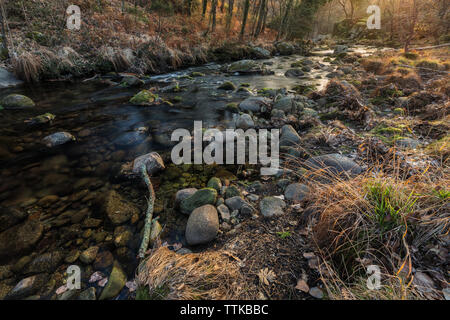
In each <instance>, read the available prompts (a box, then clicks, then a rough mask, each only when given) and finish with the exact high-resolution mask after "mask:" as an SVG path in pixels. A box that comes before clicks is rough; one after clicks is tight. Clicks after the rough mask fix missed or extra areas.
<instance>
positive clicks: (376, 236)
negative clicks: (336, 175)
mask: <svg viewBox="0 0 450 320" xmlns="http://www.w3.org/2000/svg"><path fill="white" fill-rule="evenodd" d="M374 176H375V171H372V172H370V173H368V174H367V175H364V176H360V177H358V178H355V179H353V180H348V181H342V180H340V181H337V182H336V183H333V184H326V185H325V184H316V187H315V188H314V192H312V195H313V199H312V200H311V201H312V202H313V203H314V207H315V210H316V212H318V215H319V218H318V222H317V224H316V225H315V226H314V228H313V239H314V241H315V243H316V244H317V248H318V250H319V251H320V253H321V256H322V259H323V261H324V264H323V268H322V270H324V272H323V273H322V278H323V281H324V283H325V284H326V286H327V287H328V289H329V293H330V297H332V298H336V299H352V298H353V299H354V298H357V299H367V298H372V299H373V298H377V299H400V298H401V299H407V298H424V297H425V298H440V297H441V296H440V295H439V294H438V293H437V292H438V290H437V289H438V288H434V289H435V290H433V292H432V293H427V294H423V292H420V291H417V290H416V289H415V288H414V286H413V279H414V274H412V273H411V272H408V271H407V270H412V267H414V268H416V269H420V270H436V267H437V266H436V265H435V264H430V262H429V261H427V260H426V259H424V258H423V256H424V254H425V253H424V252H423V251H422V250H424V248H425V246H427V245H429V244H430V243H437V244H439V243H440V244H441V245H443V243H445V238H446V237H448V231H449V222H450V215H449V213H448V190H449V188H450V180H449V179H448V176H447V177H444V178H443V179H441V180H438V181H432V180H431V179H429V178H428V177H427V175H426V174H423V175H416V176H413V177H411V178H409V179H407V180H401V179H394V178H392V177H391V178H389V177H385V176H378V177H376V178H374ZM439 190H440V191H439ZM412 248H415V250H412ZM417 249H419V250H417ZM367 265H377V266H379V267H380V269H381V272H382V274H383V278H382V281H383V282H382V283H383V288H382V290H380V291H376V292H372V291H368V290H367V289H365V286H364V285H362V281H363V280H364V279H367V275H366V273H365V270H366V266H367ZM441 268H443V270H441V272H442V273H443V274H444V275H445V271H444V270H445V267H444V266H443V264H441ZM435 283H438V281H436V280H435Z"/></svg>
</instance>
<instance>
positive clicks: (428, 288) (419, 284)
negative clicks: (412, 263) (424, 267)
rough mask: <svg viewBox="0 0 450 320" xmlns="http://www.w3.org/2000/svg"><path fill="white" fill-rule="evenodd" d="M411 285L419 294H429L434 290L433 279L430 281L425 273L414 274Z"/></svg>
mask: <svg viewBox="0 0 450 320" xmlns="http://www.w3.org/2000/svg"><path fill="white" fill-rule="evenodd" d="M413 285H414V287H416V288H417V289H418V290H419V291H420V292H425V293H431V292H434V291H435V290H436V285H435V284H434V281H433V279H431V278H430V276H429V275H427V274H426V273H424V272H420V271H417V272H416V273H415V274H414V279H413Z"/></svg>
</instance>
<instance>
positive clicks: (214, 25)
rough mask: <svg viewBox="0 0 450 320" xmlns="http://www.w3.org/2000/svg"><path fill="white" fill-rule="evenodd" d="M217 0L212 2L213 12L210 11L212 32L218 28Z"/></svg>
mask: <svg viewBox="0 0 450 320" xmlns="http://www.w3.org/2000/svg"><path fill="white" fill-rule="evenodd" d="M217 1H218V0H212V3H211V13H210V24H211V32H214V31H215V30H216V14H217Z"/></svg>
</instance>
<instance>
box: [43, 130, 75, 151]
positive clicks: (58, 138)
mask: <svg viewBox="0 0 450 320" xmlns="http://www.w3.org/2000/svg"><path fill="white" fill-rule="evenodd" d="M75 140H76V139H75V137H74V136H73V135H72V134H70V133H69V132H56V133H53V134H51V135H48V136H46V137H45V138H44V139H42V142H43V143H44V144H45V145H46V146H47V147H48V148H53V147H56V146H59V145H62V144H66V143H68V142H70V141H75Z"/></svg>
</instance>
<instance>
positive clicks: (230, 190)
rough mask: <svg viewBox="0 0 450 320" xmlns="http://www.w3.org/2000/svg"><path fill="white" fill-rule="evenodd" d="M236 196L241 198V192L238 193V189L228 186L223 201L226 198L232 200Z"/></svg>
mask: <svg viewBox="0 0 450 320" xmlns="http://www.w3.org/2000/svg"><path fill="white" fill-rule="evenodd" d="M237 196H239V197H240V196H241V192H240V191H239V189H238V188H237V187H236V186H229V187H228V188H227V189H226V190H225V199H228V198H232V197H237Z"/></svg>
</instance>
